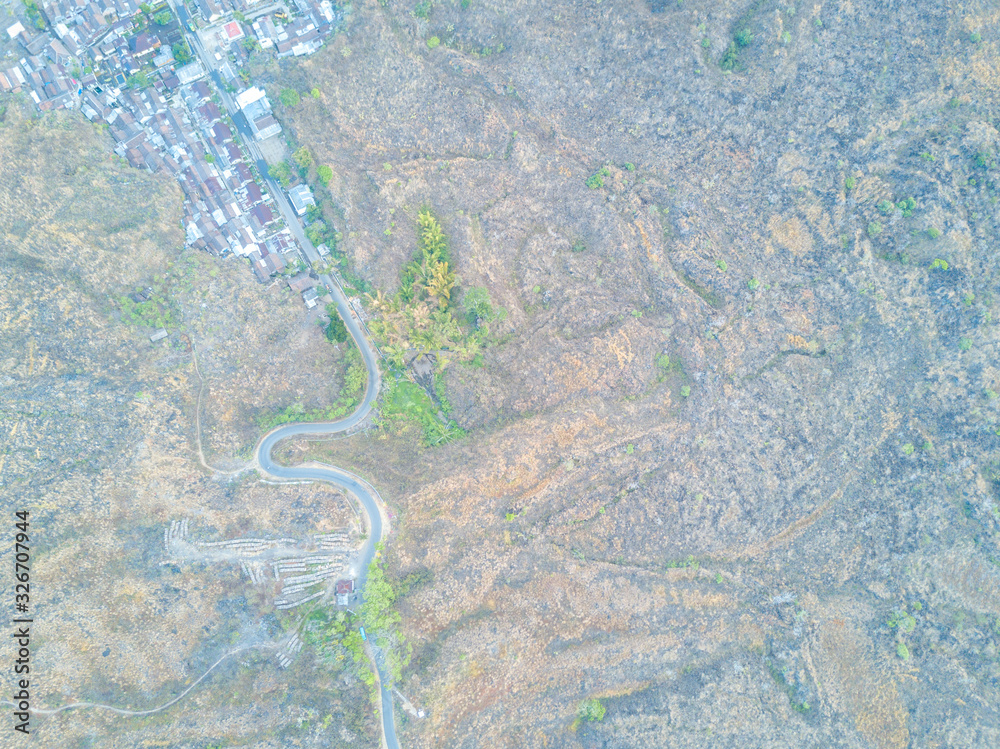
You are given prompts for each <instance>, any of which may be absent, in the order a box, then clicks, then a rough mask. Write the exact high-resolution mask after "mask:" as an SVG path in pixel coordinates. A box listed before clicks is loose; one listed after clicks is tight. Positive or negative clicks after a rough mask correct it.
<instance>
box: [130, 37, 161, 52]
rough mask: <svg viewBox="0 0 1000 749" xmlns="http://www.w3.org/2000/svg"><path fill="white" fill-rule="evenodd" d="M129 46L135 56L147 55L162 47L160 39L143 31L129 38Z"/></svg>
mask: <svg viewBox="0 0 1000 749" xmlns="http://www.w3.org/2000/svg"><path fill="white" fill-rule="evenodd" d="M128 48H129V51H130V52H131V53H132V56H133V57H146V56H147V55H151V54H153V53H154V52H156V50H158V49H159V48H160V40H159V39H157V38H156V37H155V36H153V35H152V34H147V33H146V32H145V31H143V32H142V33H141V34H136V35H135V36H133V37H132V38H131V39H129V40H128Z"/></svg>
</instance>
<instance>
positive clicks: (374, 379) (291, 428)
mask: <svg viewBox="0 0 1000 749" xmlns="http://www.w3.org/2000/svg"><path fill="white" fill-rule="evenodd" d="M324 279H326V281H327V284H328V286H329V287H330V288H331V293H332V294H333V298H334V301H335V303H336V304H337V309H338V310H339V311H340V316H341V317H342V318H343V319H344V323H345V324H346V325H347V330H348V331H349V332H350V334H351V337H352V338H353V339H354V342H355V344H357V346H358V349H359V350H360V351H361V355H362V357H363V358H364V362H365V367H366V368H367V369H368V386H367V388H366V389H365V397H364V400H363V401H362V402H361V406H360V407H359V408H358V410H357V411H355V412H354V413H353V414H351V415H350V416H348V417H346V418H344V419H341V420H340V421H331V422H314V423H307V424H288V425H286V426H283V427H279V428H277V429H275V430H273V431H271V432H269V433H268V434H266V435H265V436H264V439H263V440H261V442H260V445H259V446H258V447H257V461H258V463H260V467H261V469H262V470H263V471H265V472H266V473H268V474H270V475H271V476H275V477H278V478H283V479H299V480H302V479H307V480H312V481H327V482H329V483H331V484H334V485H335V486H339V487H340V488H342V489H344V490H345V491H348V492H350V493H351V494H353V495H354V496H355V497H357V498H358V500H359V501H360V502H361V506H362V507H363V508H364V511H365V514H366V515H367V516H368V523H369V526H370V528H369V533H368V540H367V541H366V542H365V545H364V546H363V547H362V553H361V559H360V562H359V566H360V569H359V570H358V571H357V585H358V587H359V588H360V589H361V590H362V594H361V595H362V597H363V596H364V583H365V578H366V576H367V574H368V565H369V564H371V561H372V559H374V557H375V544H376V543H377V542H378V541H381V540H382V539H383V538H385V536H386V535H387V534H388V518H387V517H385V515H384V514H383V513H384V505H383V504H382V500H381V498H380V497H379V496H378V492H377V491H376V490H375V488H374V487H373V486H372V485H371V484H369V483H368V482H367V481H365V480H364V479H362V478H361V477H359V476H356V475H355V474H353V473H351V472H350V471H345V470H343V469H342V468H335V467H333V466H325V465H319V464H308V465H303V466H294V467H287V466H282V465H279V464H278V463H275V462H274V460H273V459H272V458H271V452H272V450H274V448H275V446H276V445H277V444H278V443H279V442H281V440H284V439H288V438H290V437H308V436H328V435H332V434H338V433H340V432H345V431H347V430H348V429H350V428H351V427H354V426H356V425H357V424H359V423H361V422H362V421H363V420H364V419H365V417H367V416H368V414H369V412H370V411H371V408H372V403H374V402H375V398H376V397H377V396H378V390H379V385H380V381H379V374H378V365H377V362H376V361H375V352H374V350H373V349H372V347H371V346H370V345H369V343H368V339H367V338H366V337H365V336H364V335H363V333H362V331H361V326H360V325H359V324H358V320H357V318H356V317H355V316H354V315H353V314H351V311H350V308H349V306H348V302H347V299H346V297H345V296H344V294H343V292H342V291H341V290H340V287H339V286H338V285H337V284H335V283H333V282H332V280H331V279H329V277H327V276H324ZM372 660H373V661H374V659H372ZM374 662H375V663H376V668H377V669H378V672H379V673H378V675H379V682H380V684H381V688H382V732H383V735H384V737H385V744H386V746H387V747H388V749H399V741H398V739H397V738H396V725H395V722H394V720H393V702H392V694H391V693H390V692H389V689H388V687H387V684H388V683H389V678H388V675H387V674H386V673H385V671H384V670H382V669H381V668H379V667H378V664H377V661H374Z"/></svg>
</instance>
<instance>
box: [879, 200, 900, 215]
mask: <svg viewBox="0 0 1000 749" xmlns="http://www.w3.org/2000/svg"><path fill="white" fill-rule="evenodd" d="M894 210H896V204H895V203H893V202H892V201H891V200H883V201H881V202H880V203H879V204H878V212H879V213H881V214H882V215H883V216H888V215H889V214H890V213H892V212H893V211H894Z"/></svg>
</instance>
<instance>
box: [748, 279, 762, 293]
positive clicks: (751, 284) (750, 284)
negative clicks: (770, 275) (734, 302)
mask: <svg viewBox="0 0 1000 749" xmlns="http://www.w3.org/2000/svg"><path fill="white" fill-rule="evenodd" d="M759 286H760V281H758V280H757V279H756V278H751V279H750V280H749V281H747V288H748V289H750V291H756V290H757V288H758V287H759Z"/></svg>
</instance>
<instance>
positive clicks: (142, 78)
mask: <svg viewBox="0 0 1000 749" xmlns="http://www.w3.org/2000/svg"><path fill="white" fill-rule="evenodd" d="M126 85H127V86H128V87H129V88H132V89H136V90H139V89H143V88H146V87H147V86H148V85H149V75H147V74H146V71H145V70H140V71H139V72H138V73H136V74H135V75H130V76H129V77H128V81H126Z"/></svg>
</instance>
